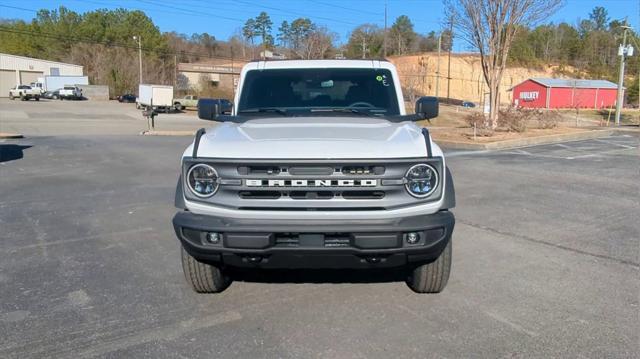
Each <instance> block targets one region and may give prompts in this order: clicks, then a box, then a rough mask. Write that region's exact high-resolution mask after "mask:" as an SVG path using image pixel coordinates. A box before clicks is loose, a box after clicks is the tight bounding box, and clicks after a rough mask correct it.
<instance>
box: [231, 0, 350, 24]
mask: <svg viewBox="0 0 640 359" xmlns="http://www.w3.org/2000/svg"><path fill="white" fill-rule="evenodd" d="M235 1H236V2H239V3H242V4H245V5H250V6H256V7H259V8H264V9H269V10H275V11H281V12H284V13H288V14H292V15H296V16H303V17H309V18H315V19H321V20H325V21H330V22H335V23H341V24H346V25H358V24H356V23H353V22H349V21H342V20H336V19H332V18H329V17H323V16H308V15H307V14H304V13H299V12H295V11H288V10H283V9H279V8H276V7H272V6H264V5H262V4H256V3H252V2H249V1H243V0H235Z"/></svg>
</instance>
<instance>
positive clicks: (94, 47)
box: [0, 7, 640, 100]
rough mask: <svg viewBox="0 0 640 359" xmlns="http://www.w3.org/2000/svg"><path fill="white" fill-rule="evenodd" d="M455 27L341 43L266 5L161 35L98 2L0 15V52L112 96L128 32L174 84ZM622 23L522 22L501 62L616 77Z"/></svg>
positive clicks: (348, 53)
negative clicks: (237, 18) (207, 70)
mask: <svg viewBox="0 0 640 359" xmlns="http://www.w3.org/2000/svg"><path fill="white" fill-rule="evenodd" d="M458 25H459V24H457V23H456V18H455V17H451V16H447V21H445V23H444V24H442V30H441V31H437V32H436V31H431V32H428V33H426V34H420V33H418V32H417V31H415V26H414V24H413V23H412V21H411V19H410V18H409V17H408V16H406V15H401V16H398V17H397V18H396V19H395V20H394V21H393V22H392V23H391V26H389V28H388V29H387V30H386V32H385V29H384V28H381V27H380V26H378V25H376V24H371V23H366V24H362V25H359V26H357V27H355V28H354V29H353V30H352V31H351V32H350V33H349V34H348V38H347V39H346V42H344V43H343V44H339V43H338V40H339V36H338V34H336V33H335V32H333V31H331V30H330V29H329V28H327V27H326V26H324V25H322V24H319V23H316V22H314V21H312V20H311V19H309V18H305V17H299V18H294V19H291V20H290V21H283V22H282V23H280V24H278V25H276V24H274V23H273V21H272V20H271V18H270V16H269V14H268V13H267V12H261V13H259V14H258V15H257V16H255V17H252V18H249V19H247V20H246V21H245V23H244V24H243V25H242V26H241V27H239V28H238V29H237V31H236V32H235V33H234V34H233V35H232V36H231V37H230V38H229V39H228V40H226V41H221V40H220V39H216V38H215V37H214V36H212V35H210V34H208V33H200V34H191V35H187V34H180V33H177V32H166V33H162V32H161V31H160V30H159V29H158V27H157V26H156V25H155V24H154V23H153V21H152V20H151V19H150V18H149V17H148V16H146V14H145V13H144V12H142V11H138V10H127V9H115V10H107V9H101V10H94V11H89V12H86V13H83V14H79V13H76V12H74V11H71V10H69V9H67V8H65V7H60V8H59V9H58V10H40V11H38V13H37V14H36V16H35V18H34V19H33V20H31V21H29V22H26V21H22V20H2V21H0V52H5V53H10V54H16V55H23V56H29V57H35V58H42V59H49V60H55V61H65V62H72V63H78V64H81V65H83V66H85V71H86V73H87V74H88V75H89V76H90V77H91V81H92V82H93V83H99V84H106V85H109V86H110V88H111V91H112V93H114V94H120V93H122V92H128V91H134V90H135V88H136V87H137V78H138V76H137V75H138V65H137V46H138V44H137V42H136V40H134V39H133V36H140V37H141V38H142V48H143V51H144V66H143V79H144V81H145V82H156V83H163V84H172V83H174V81H175V63H176V62H197V61H204V60H209V59H212V58H219V59H226V60H231V59H238V60H249V59H253V58H258V57H260V56H261V53H262V52H263V51H265V50H269V51H272V52H276V53H280V54H282V55H284V56H286V57H287V58H300V59H320V58H336V57H340V58H342V57H345V58H356V59H357V58H382V57H384V56H392V55H407V54H414V53H422V52H434V51H438V47H440V49H441V50H442V51H449V50H451V49H452V46H453V41H454V39H456V31H457V30H456V29H459V26H458ZM622 25H623V20H622V19H611V18H610V17H609V15H608V13H607V10H606V8H604V7H596V8H594V9H593V11H591V13H590V14H589V17H588V18H587V19H583V20H580V21H578V22H577V23H576V24H569V23H564V22H563V23H559V24H541V25H538V26H535V27H530V26H527V25H521V26H520V27H519V28H518V29H517V31H515V33H514V36H513V40H512V44H511V49H510V51H509V52H508V58H507V65H508V66H524V67H543V66H546V65H549V64H551V65H556V66H557V70H556V71H558V73H559V74H564V75H569V76H575V77H582V78H605V79H609V80H615V78H616V76H617V66H618V61H619V57H618V56H617V50H618V44H619V43H620V42H621V36H622V31H623V27H622ZM459 38H460V36H459V35H458V39H459ZM456 41H458V40H456ZM628 42H629V43H630V44H632V45H633V46H634V47H636V49H638V45H640V44H639V42H640V41H639V38H638V35H637V33H636V32H634V31H632V30H630V31H628ZM438 45H440V46H438ZM471 50H472V51H477V49H471ZM638 50H640V49H638ZM638 52H640V51H636V54H637V53H638ZM639 59H640V56H637V55H636V56H634V57H631V58H629V60H628V65H627V66H628V67H627V74H628V75H629V76H628V77H627V83H626V85H627V87H628V95H629V100H636V99H637V93H638V89H637V76H638V68H639V67H640V65H639V64H640V61H639ZM634 83H635V85H634Z"/></svg>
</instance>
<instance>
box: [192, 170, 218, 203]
mask: <svg viewBox="0 0 640 359" xmlns="http://www.w3.org/2000/svg"><path fill="white" fill-rule="evenodd" d="M187 185H188V186H189V189H190V190H191V192H193V194H195V195H196V196H198V197H203V198H204V197H211V196H213V194H214V193H216V191H217V190H218V172H216V170H215V169H214V168H213V167H211V166H209V165H205V164H203V163H200V164H197V165H194V166H192V167H191V168H190V169H189V172H188V173H187Z"/></svg>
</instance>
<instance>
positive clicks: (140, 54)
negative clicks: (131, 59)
mask: <svg viewBox="0 0 640 359" xmlns="http://www.w3.org/2000/svg"><path fill="white" fill-rule="evenodd" d="M133 39H134V40H137V41H138V60H139V61H140V83H142V37H141V36H140V35H138V36H134V37H133Z"/></svg>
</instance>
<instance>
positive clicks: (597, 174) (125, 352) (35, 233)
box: [0, 100, 640, 358]
mask: <svg viewBox="0 0 640 359" xmlns="http://www.w3.org/2000/svg"><path fill="white" fill-rule="evenodd" d="M46 104H47V102H46V101H41V102H40V103H37V104H36V103H35V102H30V103H20V102H15V103H10V102H8V101H5V100H2V101H0V131H7V132H8V131H19V132H23V133H24V134H25V135H27V136H26V138H24V139H19V140H0V333H1V335H0V357H2V358H27V357H58V358H70V357H111V358H120V357H153V358H176V357H185V358H195V357H209V358H221V357H243V358H247V357H251V358H301V357H319V358H388V357H398V358H416V357H420V358H424V357H452V358H453V357H591V358H601V357H616V358H631V357H637V356H638V350H639V345H640V338H639V333H640V324H639V321H638V317H639V313H640V307H639V293H640V275H639V269H640V225H639V224H638V220H639V219H640V217H639V214H640V180H639V179H640V152H639V149H638V148H639V143H640V137H639V136H638V134H637V133H635V134H634V133H617V134H615V135H613V136H611V137H608V138H604V139H597V140H587V141H578V142H568V143H563V144H556V145H544V146H536V147H529V148H523V149H516V150H505V151H496V152H482V153H471V152H455V151H450V152H449V156H450V157H449V160H448V161H449V162H448V165H449V166H450V167H451V171H452V173H453V175H454V178H455V183H456V193H457V200H458V206H457V208H456V209H455V211H454V212H455V214H456V218H457V224H456V229H455V231H454V263H453V269H452V274H451V278H450V280H449V285H448V287H447V288H446V289H445V291H444V292H443V293H441V294H439V295H418V294H414V293H413V292H411V291H410V290H409V289H408V288H407V287H406V285H405V284H404V283H402V282H393V281H391V282H389V281H385V280H381V278H378V277H376V276H375V275H374V274H371V275H368V276H367V275H364V276H363V275H351V273H337V274H336V273H329V272H306V271H297V272H289V273H278V275H277V276H273V275H272V276H263V277H257V278H246V279H244V280H243V281H238V282H234V283H233V284H232V285H231V287H230V288H229V289H227V291H225V292H223V293H222V294H219V295H200V294H196V293H194V292H193V291H192V290H191V289H190V287H188V285H187V283H186V282H185V280H184V278H183V275H182V269H181V266H180V258H179V247H178V243H177V240H176V239H175V235H174V233H173V228H172V226H171V217H172V216H173V214H174V212H175V209H174V208H173V191H174V188H175V183H176V179H177V176H178V169H179V160H180V155H181V153H182V151H183V150H184V148H185V147H186V146H187V145H188V144H189V143H190V142H191V141H192V138H191V137H154V136H138V135H137V133H138V132H139V131H140V130H143V129H144V127H145V125H146V122H145V121H144V120H142V119H141V118H140V117H139V113H137V112H136V111H135V110H130V107H127V105H121V106H120V104H104V105H100V106H98V105H94V104H91V103H90V102H83V103H80V102H78V103H70V102H69V103H67V102H64V103H55V104H50V105H48V107H47V105H46ZM98 115H99V116H98ZM170 116H176V117H170ZM159 121H160V125H164V126H167V128H169V127H171V128H180V129H183V128H184V129H188V128H198V127H202V126H204V125H207V123H206V122H203V121H199V120H196V119H195V118H193V116H188V115H185V114H182V115H181V114H177V115H166V116H164V115H161V116H160V117H159Z"/></svg>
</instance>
